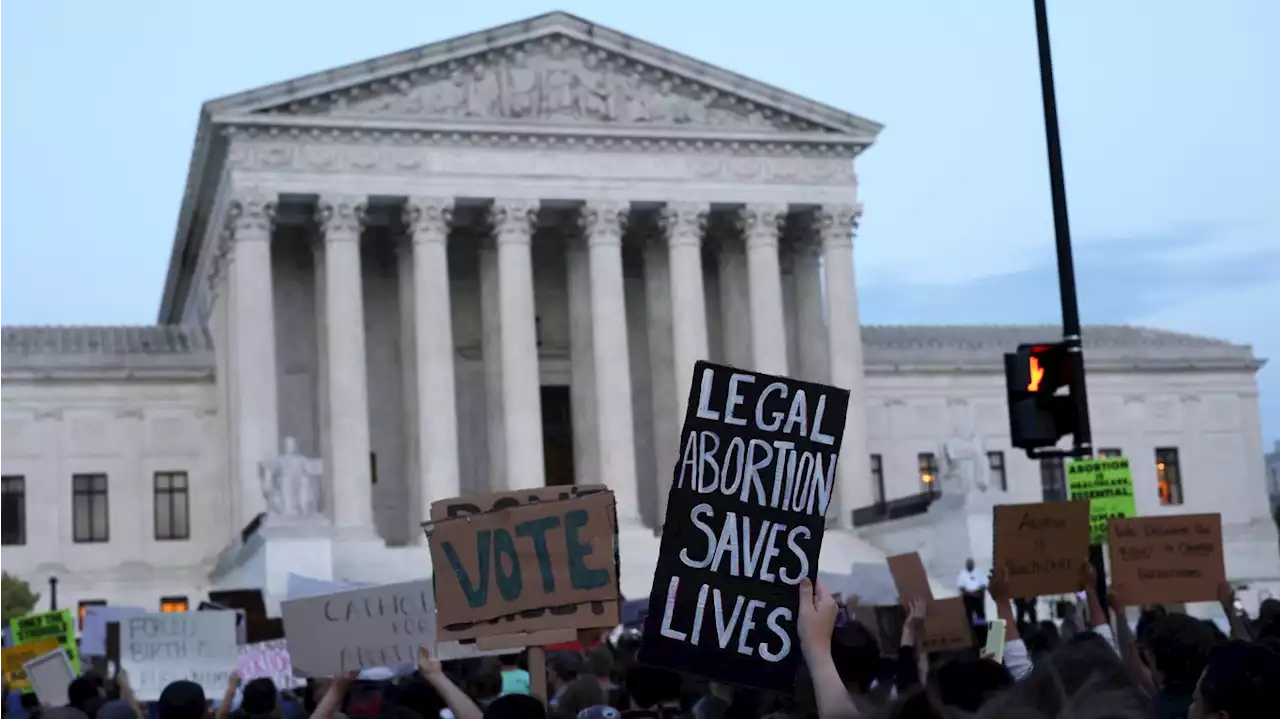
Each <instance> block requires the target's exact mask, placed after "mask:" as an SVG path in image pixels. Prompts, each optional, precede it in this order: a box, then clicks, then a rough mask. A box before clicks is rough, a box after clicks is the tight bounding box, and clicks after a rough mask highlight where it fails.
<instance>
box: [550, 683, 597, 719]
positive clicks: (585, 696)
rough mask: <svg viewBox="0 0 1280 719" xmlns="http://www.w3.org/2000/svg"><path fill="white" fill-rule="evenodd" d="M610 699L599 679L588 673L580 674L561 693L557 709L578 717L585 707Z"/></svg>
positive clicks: (567, 714)
mask: <svg viewBox="0 0 1280 719" xmlns="http://www.w3.org/2000/svg"><path fill="white" fill-rule="evenodd" d="M608 701H609V698H608V697H606V696H605V695H604V689H603V688H601V686H600V680H599V679H597V678H595V677H593V676H590V675H588V674H580V675H579V676H578V678H577V679H574V680H573V681H571V682H569V684H568V685H566V686H565V688H564V691H563V692H561V693H560V699H559V700H558V701H557V702H556V710H557V711H558V712H559V713H562V714H565V715H566V716H571V717H576V716H578V712H580V711H582V710H583V709H586V708H588V707H593V706H597V705H600V704H605V703H607V702H608Z"/></svg>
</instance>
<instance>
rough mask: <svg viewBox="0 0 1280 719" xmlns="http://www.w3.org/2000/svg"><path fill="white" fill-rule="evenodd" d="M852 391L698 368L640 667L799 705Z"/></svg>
mask: <svg viewBox="0 0 1280 719" xmlns="http://www.w3.org/2000/svg"><path fill="white" fill-rule="evenodd" d="M848 406H849V392H848V391H847V390H842V389H837V388H835V387H828V386H825V385H820V384H814V383H811V382H802V381H800V380H795V379H790V378H786V377H775V376H771V375H765V374H760V373H757V372H746V371H743V370H737V369H733V368H731V367H726V366H723V365H716V364H711V363H709V362H698V363H697V364H696V365H695V366H694V368H693V381H692V383H691V387H690V391H689V401H688V406H687V409H686V411H685V420H684V427H683V429H682V431H681V442H680V447H681V449H680V456H679V457H677V458H676V462H675V468H674V473H673V477H672V482H671V491H670V494H669V498H668V500H667V514H666V518H665V523H664V525H663V529H662V544H661V548H660V550H659V555H658V564H657V572H656V576H655V578H654V582H653V591H652V592H651V593H650V595H649V616H648V618H647V620H646V622H645V630H644V641H643V643H642V644H641V649H640V660H641V661H642V662H646V663H649V664H657V665H661V666H665V667H669V668H671V669H676V670H682V671H689V672H694V673H696V674H700V675H702V676H705V677H707V678H709V679H713V680H716V681H724V682H732V683H735V684H745V685H749V686H755V687H759V688H762V689H769V690H774V691H780V692H788V693H789V692H791V691H792V690H793V689H794V688H795V684H796V681H795V672H796V668H797V666H798V665H799V662H800V654H799V650H800V646H799V643H798V639H797V636H796V616H797V611H798V608H799V601H800V597H799V590H798V588H797V587H798V585H799V584H800V581H801V580H802V579H804V578H806V577H808V578H814V577H816V576H817V572H818V551H819V548H820V547H821V546H822V534H823V529H824V527H825V526H826V514H827V509H828V505H829V504H830V502H831V498H832V496H833V494H834V491H835V481H836V460H837V457H838V456H839V452H840V444H841V441H842V439H843V436H844V425H845V413H846V411H847V409H848Z"/></svg>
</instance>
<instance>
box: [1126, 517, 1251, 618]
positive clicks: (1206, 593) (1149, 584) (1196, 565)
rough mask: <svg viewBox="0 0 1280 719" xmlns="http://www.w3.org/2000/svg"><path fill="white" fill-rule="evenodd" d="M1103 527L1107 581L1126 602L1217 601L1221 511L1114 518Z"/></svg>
mask: <svg viewBox="0 0 1280 719" xmlns="http://www.w3.org/2000/svg"><path fill="white" fill-rule="evenodd" d="M1108 526H1109V530H1110V533H1109V535H1108V545H1109V546H1108V549H1109V550H1110V551H1109V553H1110V555H1111V583H1112V586H1113V587H1114V591H1115V593H1116V596H1117V597H1120V598H1122V599H1123V600H1124V602H1125V604H1127V605H1129V606H1134V607H1136V606H1142V605H1145V604H1173V603H1178V602H1211V601H1217V599H1218V587H1219V586H1220V585H1221V584H1222V583H1223V582H1225V581H1227V570H1226V565H1225V563H1224V561H1223V554H1222V517H1221V515H1218V514H1180V515H1172V516H1164V517H1136V518H1133V519H1113V520H1111V522H1110V524H1109V525H1108Z"/></svg>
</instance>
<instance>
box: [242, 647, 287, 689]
mask: <svg viewBox="0 0 1280 719" xmlns="http://www.w3.org/2000/svg"><path fill="white" fill-rule="evenodd" d="M236 673H238V674H239V675H240V678H241V679H242V680H244V681H246V682H247V681H249V680H251V679H270V680H271V681H272V682H274V683H275V685H276V688H277V689H292V688H294V687H296V686H298V684H299V680H296V679H294V676H293V664H292V662H290V660H289V645H288V643H286V642H285V640H283V639H272V640H270V641H266V642H257V643H256V644H242V645H241V646H240V660H239V661H238V662H237V663H236Z"/></svg>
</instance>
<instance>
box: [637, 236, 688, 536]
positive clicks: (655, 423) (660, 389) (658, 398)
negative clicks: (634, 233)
mask: <svg viewBox="0 0 1280 719" xmlns="http://www.w3.org/2000/svg"><path fill="white" fill-rule="evenodd" d="M646 234H647V235H648V236H647V237H646V238H645V245H644V298H645V319H646V321H647V324H648V327H647V328H646V329H647V333H648V348H649V352H648V356H647V358H646V359H647V361H648V365H649V367H648V370H649V395H650V396H649V403H650V405H649V406H650V412H649V425H650V426H651V427H652V428H653V430H652V431H653V457H654V460H655V462H654V464H653V473H654V477H655V487H654V495H655V501H654V506H655V508H656V510H657V511H656V512H655V514H654V516H655V517H656V518H657V523H656V524H655V525H654V526H655V527H661V526H662V521H663V519H664V518H665V517H666V514H667V495H668V493H670V491H671V480H672V476H671V467H672V466H673V465H674V464H675V462H676V457H677V456H678V455H679V454H680V423H679V422H673V421H672V418H673V417H679V416H680V413H681V412H683V411H684V402H683V401H677V398H676V389H675V388H676V376H675V366H676V363H675V354H674V348H673V347H672V346H671V345H672V337H673V335H674V331H673V329H672V323H673V321H674V317H673V316H672V311H671V310H672V303H671V262H670V258H669V254H668V250H667V243H666V242H664V241H663V239H662V237H661V236H659V235H658V234H657V233H654V232H647V233H646ZM698 259H699V261H698V263H697V265H696V266H695V267H694V269H699V267H698V266H700V265H701V264H702V263H701V257H699V258H698ZM638 466H639V464H637V467H638Z"/></svg>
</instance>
